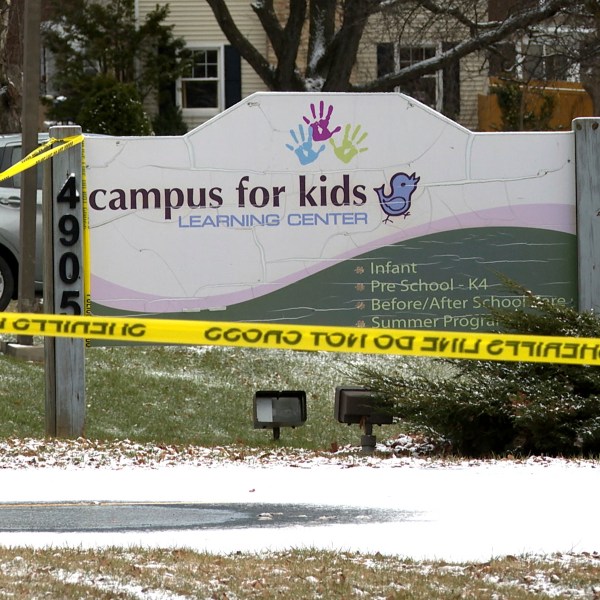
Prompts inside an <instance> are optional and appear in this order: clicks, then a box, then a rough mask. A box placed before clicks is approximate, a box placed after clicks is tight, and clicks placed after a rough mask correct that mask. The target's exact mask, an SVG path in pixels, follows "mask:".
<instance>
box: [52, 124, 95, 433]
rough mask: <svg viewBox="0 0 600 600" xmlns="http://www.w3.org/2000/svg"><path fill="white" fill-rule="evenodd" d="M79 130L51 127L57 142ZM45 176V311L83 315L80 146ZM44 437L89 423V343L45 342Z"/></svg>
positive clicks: (62, 155) (59, 156) (79, 430)
mask: <svg viewBox="0 0 600 600" xmlns="http://www.w3.org/2000/svg"><path fill="white" fill-rule="evenodd" d="M80 133H81V127H76V126H64V127H52V128H51V129H50V136H51V137H52V138H56V139H63V138H65V137H69V136H74V135H78V134H80ZM44 175H45V176H46V175H47V177H45V178H44V311H45V312H47V313H52V314H83V301H84V297H83V269H82V265H83V262H82V254H83V251H82V235H83V211H82V202H81V146H80V145H77V146H74V147H73V148H70V149H68V150H65V151H63V152H60V153H58V154H57V155H56V156H54V157H53V159H52V165H51V167H50V166H48V167H46V171H45V173H44ZM44 344H45V354H46V433H47V434H48V435H50V436H56V437H69V438H73V437H79V436H81V435H83V429H84V423H85V364H84V351H85V340H83V339H70V338H51V337H46V338H44Z"/></svg>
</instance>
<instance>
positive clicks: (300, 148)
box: [286, 125, 325, 165]
mask: <svg viewBox="0 0 600 600" xmlns="http://www.w3.org/2000/svg"><path fill="white" fill-rule="evenodd" d="M290 135H291V136H292V140H294V145H292V144H286V147H287V148H288V149H289V150H291V151H292V152H294V153H295V154H296V156H297V157H298V160H299V161H300V164H301V165H309V164H310V163H312V162H315V160H317V158H319V154H321V152H323V150H325V144H322V145H321V147H320V148H318V149H317V150H315V149H314V148H313V129H312V128H311V127H308V138H307V137H306V133H305V130H304V127H303V126H302V125H298V135H296V132H295V131H294V130H293V129H290Z"/></svg>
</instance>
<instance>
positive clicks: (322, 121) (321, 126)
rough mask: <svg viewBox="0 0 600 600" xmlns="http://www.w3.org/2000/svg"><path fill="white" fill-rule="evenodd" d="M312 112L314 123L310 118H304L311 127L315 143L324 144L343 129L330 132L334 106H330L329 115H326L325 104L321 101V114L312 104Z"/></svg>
mask: <svg viewBox="0 0 600 600" xmlns="http://www.w3.org/2000/svg"><path fill="white" fill-rule="evenodd" d="M310 112H311V113H312V122H311V120H310V119H309V118H308V117H303V119H304V122H305V123H306V124H307V125H310V128H311V131H312V135H313V139H314V140H315V142H324V141H325V140H328V139H329V138H330V137H331V136H332V135H333V134H334V133H337V132H338V131H339V130H340V129H341V126H338V127H336V128H335V129H334V130H333V131H330V130H329V119H331V113H332V112H333V105H332V104H330V105H329V107H328V109H327V114H325V103H324V102H323V100H321V101H320V102H319V114H318V115H317V109H316V107H315V105H314V104H312V103H311V105H310Z"/></svg>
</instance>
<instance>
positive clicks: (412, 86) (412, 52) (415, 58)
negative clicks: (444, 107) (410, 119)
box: [398, 46, 441, 109]
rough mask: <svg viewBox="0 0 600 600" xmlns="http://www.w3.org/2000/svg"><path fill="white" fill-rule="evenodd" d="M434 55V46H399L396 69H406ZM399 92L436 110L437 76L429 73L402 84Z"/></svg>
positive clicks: (437, 95)
mask: <svg viewBox="0 0 600 600" xmlns="http://www.w3.org/2000/svg"><path fill="white" fill-rule="evenodd" d="M435 55H436V51H435V47H434V46H400V47H399V48H398V67H399V69H406V68H407V67H412V65H414V64H417V63H420V62H422V61H424V60H427V59H428V58H434V57H435ZM400 91H401V92H402V93H404V94H408V95H409V96H411V97H413V98H415V99H416V100H419V102H422V103H423V104H427V106H431V108H436V109H437V108H438V98H440V96H441V93H440V90H439V83H438V75H437V73H431V74H428V75H422V76H421V77H419V78H418V79H415V80H414V81H410V82H408V83H405V84H402V85H401V86H400Z"/></svg>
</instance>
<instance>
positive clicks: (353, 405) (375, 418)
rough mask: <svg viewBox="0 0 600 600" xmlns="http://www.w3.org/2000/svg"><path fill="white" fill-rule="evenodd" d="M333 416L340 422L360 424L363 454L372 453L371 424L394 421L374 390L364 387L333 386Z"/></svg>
mask: <svg viewBox="0 0 600 600" xmlns="http://www.w3.org/2000/svg"><path fill="white" fill-rule="evenodd" d="M334 411H335V417H336V419H337V420H338V421H339V422H340V423H348V425H352V424H353V423H356V424H358V425H360V426H361V428H362V429H363V431H364V435H362V436H361V438H360V442H361V446H362V452H363V454H373V451H374V450H375V444H376V441H377V440H376V438H375V436H374V435H373V425H390V424H391V423H393V422H394V417H393V415H392V414H390V413H389V412H387V411H386V407H385V406H384V405H383V403H382V401H381V399H378V398H377V396H376V394H375V392H373V391H372V390H367V389H365V388H358V387H343V386H339V387H336V388H335V408H334Z"/></svg>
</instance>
